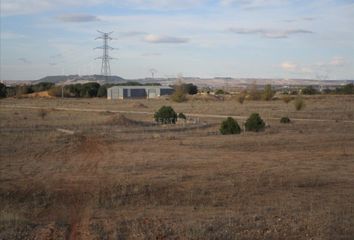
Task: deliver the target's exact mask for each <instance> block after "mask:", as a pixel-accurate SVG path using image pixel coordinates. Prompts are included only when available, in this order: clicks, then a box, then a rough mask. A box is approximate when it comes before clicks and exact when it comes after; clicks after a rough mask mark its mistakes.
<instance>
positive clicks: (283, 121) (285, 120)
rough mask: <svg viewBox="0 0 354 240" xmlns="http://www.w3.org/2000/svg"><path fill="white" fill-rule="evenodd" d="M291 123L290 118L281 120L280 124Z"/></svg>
mask: <svg viewBox="0 0 354 240" xmlns="http://www.w3.org/2000/svg"><path fill="white" fill-rule="evenodd" d="M290 122H291V121H290V118H288V117H282V118H281V119H280V123H290Z"/></svg>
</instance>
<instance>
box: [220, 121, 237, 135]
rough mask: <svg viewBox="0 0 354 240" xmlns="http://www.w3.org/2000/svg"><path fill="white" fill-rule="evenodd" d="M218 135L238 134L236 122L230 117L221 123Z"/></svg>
mask: <svg viewBox="0 0 354 240" xmlns="http://www.w3.org/2000/svg"><path fill="white" fill-rule="evenodd" d="M220 133H221V134H223V135H226V134H240V133H241V128H240V126H239V125H238V123H237V121H235V119H233V118H232V117H228V118H227V119H226V120H224V121H223V122H222V123H221V127H220Z"/></svg>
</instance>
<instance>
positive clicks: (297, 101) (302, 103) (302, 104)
mask: <svg viewBox="0 0 354 240" xmlns="http://www.w3.org/2000/svg"><path fill="white" fill-rule="evenodd" d="M294 106H295V109H296V111H300V110H301V109H303V108H304V107H305V101H304V99H303V98H302V97H300V96H299V97H297V98H296V99H295V102H294Z"/></svg>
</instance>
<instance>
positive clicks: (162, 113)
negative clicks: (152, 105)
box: [154, 106, 177, 124]
mask: <svg viewBox="0 0 354 240" xmlns="http://www.w3.org/2000/svg"><path fill="white" fill-rule="evenodd" d="M154 118H155V121H156V122H158V123H161V124H175V123H176V121H177V113H176V112H175V110H173V108H172V107H170V106H162V107H161V108H160V109H159V110H158V111H157V112H155V115H154Z"/></svg>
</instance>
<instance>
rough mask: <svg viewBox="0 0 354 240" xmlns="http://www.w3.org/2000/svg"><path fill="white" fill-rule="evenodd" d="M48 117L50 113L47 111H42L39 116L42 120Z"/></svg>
mask: <svg viewBox="0 0 354 240" xmlns="http://www.w3.org/2000/svg"><path fill="white" fill-rule="evenodd" d="M47 115H48V111H47V110H46V109H40V110H39V111H38V116H39V117H40V118H42V119H44V118H45V117H46V116H47Z"/></svg>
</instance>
